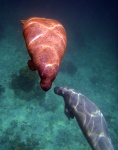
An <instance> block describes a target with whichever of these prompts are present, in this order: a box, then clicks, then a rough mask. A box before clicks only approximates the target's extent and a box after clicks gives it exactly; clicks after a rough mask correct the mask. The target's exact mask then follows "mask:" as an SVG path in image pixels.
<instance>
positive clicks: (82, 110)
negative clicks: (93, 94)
mask: <svg viewBox="0 0 118 150" xmlns="http://www.w3.org/2000/svg"><path fill="white" fill-rule="evenodd" d="M54 92H55V94H57V95H60V96H62V97H63V98H64V102H65V109H66V111H67V114H66V116H67V117H68V118H69V119H70V118H74V117H75V118H76V120H77V122H78V124H79V126H80V128H81V130H82V132H83V134H84V136H85V138H86V139H87V141H88V143H89V144H90V146H91V148H92V150H114V148H113V145H112V142H111V139H110V136H109V133H108V128H107V124H106V121H105V118H104V116H103V114H102V113H101V112H100V110H99V108H98V107H97V106H96V105H95V104H94V103H93V102H92V101H90V100H89V99H88V98H87V97H85V96H84V95H82V94H81V93H77V92H76V91H74V90H73V89H68V88H66V87H55V88H54Z"/></svg>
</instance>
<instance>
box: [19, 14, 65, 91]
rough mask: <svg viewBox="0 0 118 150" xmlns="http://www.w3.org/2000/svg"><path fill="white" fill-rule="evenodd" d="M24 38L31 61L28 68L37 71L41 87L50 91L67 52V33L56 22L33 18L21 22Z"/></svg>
mask: <svg viewBox="0 0 118 150" xmlns="http://www.w3.org/2000/svg"><path fill="white" fill-rule="evenodd" d="M21 22H22V23H23V24H24V26H23V36H24V39H25V42H26V46H27V50H28V53H29V55H30V57H31V60H29V61H28V66H29V68H30V69H31V70H37V71H38V73H39V76H40V78H41V81H40V86H41V88H42V89H43V90H45V91H48V90H49V89H50V88H51V86H52V82H53V81H54V79H55V78H56V75H57V73H58V69H59V66H60V63H61V60H62V58H63V56H64V53H65V50H66V31H65V29H64V27H63V26H62V25H61V24H60V23H59V22H58V21H56V20H52V19H46V18H38V17H33V18H29V19H27V20H21Z"/></svg>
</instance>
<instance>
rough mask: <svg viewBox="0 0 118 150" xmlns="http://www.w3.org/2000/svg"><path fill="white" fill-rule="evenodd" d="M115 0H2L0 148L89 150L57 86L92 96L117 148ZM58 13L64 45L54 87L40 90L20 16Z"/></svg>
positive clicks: (117, 21)
mask: <svg viewBox="0 0 118 150" xmlns="http://www.w3.org/2000/svg"><path fill="white" fill-rule="evenodd" d="M117 8H118V2H117V0H112V1H110V0H107V1H106V0H105V1H103V0H96V1H95V0H89V1H88V0H78V1H77V2H76V1H75V2H74V0H73V1H72V0H70V1H63V0H62V1H55V0H45V1H43V0H34V1H30V0H19V1H15V0H10V1H9V0H4V1H3V0H0V150H72V149H73V150H90V149H91V148H90V146H89V144H88V143H87V141H86V139H85V137H84V136H83V134H82V132H81V130H80V127H79V126H78V124H77V122H76V120H75V119H72V120H70V121H69V120H68V119H67V117H66V116H65V114H64V101H63V99H62V98H61V97H59V96H57V95H55V94H54V91H53V89H54V87H55V86H67V87H69V88H73V89H75V90H76V91H79V92H81V93H82V94H84V95H85V96H87V97H88V98H89V99H91V100H92V101H93V102H94V103H95V104H96V105H97V106H98V107H99V109H100V110H101V112H102V113H103V115H104V117H105V119H106V122H107V124H108V130H109V133H110V136H111V139H112V143H113V145H114V149H115V150H118V9H117ZM34 16H36V17H45V18H50V19H56V20H58V21H59V22H61V23H62V24H63V26H64V27H65V29H66V32H67V49H66V53H65V55H64V58H63V61H62V63H61V66H60V69H59V72H58V75H57V77H56V79H55V81H54V82H53V86H52V88H51V89H50V90H49V91H48V92H44V91H43V90H42V89H41V88H40V86H39V82H40V78H39V76H38V74H37V72H32V71H31V70H30V69H29V68H28V67H27V61H28V60H29V55H28V53H27V49H26V46H25V42H24V39H23V35H22V27H23V26H22V24H21V22H20V20H22V19H28V18H29V17H34Z"/></svg>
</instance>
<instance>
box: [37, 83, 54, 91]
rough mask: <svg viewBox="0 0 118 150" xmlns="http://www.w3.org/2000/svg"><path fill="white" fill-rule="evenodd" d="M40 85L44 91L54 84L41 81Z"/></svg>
mask: <svg viewBox="0 0 118 150" xmlns="http://www.w3.org/2000/svg"><path fill="white" fill-rule="evenodd" d="M40 86H41V88H42V89H43V90H44V91H48V90H49V89H50V88H51V86H52V85H51V84H46V83H42V82H40Z"/></svg>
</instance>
